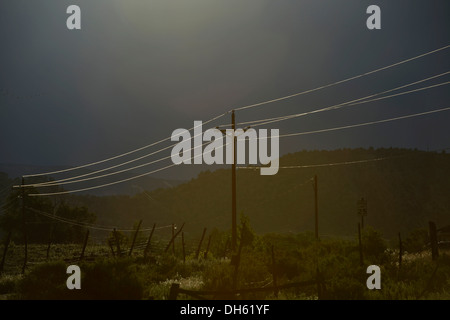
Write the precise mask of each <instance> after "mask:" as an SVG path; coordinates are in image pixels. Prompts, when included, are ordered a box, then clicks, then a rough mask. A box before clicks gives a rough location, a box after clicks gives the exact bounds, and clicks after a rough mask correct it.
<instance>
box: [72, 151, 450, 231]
mask: <svg viewBox="0 0 450 320" xmlns="http://www.w3.org/2000/svg"><path fill="white" fill-rule="evenodd" d="M371 159H372V160H373V161H366V160H371ZM375 159H378V160H375ZM358 161H360V162H358ZM343 162H352V163H347V164H341V163H343ZM318 164H337V165H324V166H311V167H306V168H286V169H283V168H280V170H279V172H278V173H277V174H276V175H274V176H261V175H260V174H259V170H257V169H256V170H253V169H240V170H238V172H237V211H238V215H239V214H240V213H243V214H245V215H246V216H248V217H249V219H250V223H251V226H252V227H253V228H254V230H255V231H256V232H260V233H266V232H298V231H307V230H311V231H313V230H314V189H313V183H312V181H311V180H310V179H311V178H313V177H314V175H317V177H318V208H319V232H320V234H322V235H354V234H355V232H356V230H357V229H356V228H357V223H358V221H359V220H358V219H359V218H358V216H357V200H358V198H360V197H365V198H366V199H367V201H368V216H367V218H366V220H365V223H367V224H370V225H372V226H374V227H375V228H378V229H380V230H381V231H382V232H383V234H384V235H385V236H388V237H393V236H394V235H396V233H397V232H399V231H401V232H409V231H411V230H412V229H416V228H426V227H427V225H428V221H429V220H433V221H436V223H437V225H438V227H439V226H443V225H448V224H450V155H448V154H445V153H432V152H423V151H413V150H404V149H377V150H374V149H344V150H335V151H301V152H297V153H293V154H288V155H285V156H283V157H282V158H281V159H280V166H282V167H284V166H299V165H304V166H307V165H318ZM72 200H73V201H74V202H76V204H77V205H80V204H82V205H86V206H88V208H89V209H90V210H91V211H93V212H95V213H97V216H98V219H97V222H98V223H104V224H108V225H110V224H114V225H128V226H130V225H133V223H134V222H135V221H136V220H138V219H143V220H144V225H146V226H150V225H152V224H153V223H154V222H156V223H158V225H163V224H169V223H172V222H175V223H177V224H181V223H183V222H186V227H185V228H186V229H185V230H186V231H187V232H200V230H201V229H202V228H203V227H208V228H213V227H217V228H219V229H223V230H228V229H230V225H231V172H230V170H226V169H221V170H217V171H214V172H203V173H201V174H200V175H199V176H198V177H197V178H195V179H192V180H191V181H189V182H186V183H184V184H181V185H178V186H176V187H173V188H169V189H157V190H153V191H148V192H146V193H141V194H138V195H136V196H111V197H93V196H73V198H72Z"/></svg>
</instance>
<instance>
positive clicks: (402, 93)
mask: <svg viewBox="0 0 450 320" xmlns="http://www.w3.org/2000/svg"><path fill="white" fill-rule="evenodd" d="M447 84H450V81H447V82H441V83H438V84H434V85H431V86H428V87H422V88H417V89H414V90H409V91H404V92H399V93H396V94H392V95H389V96H384V97H380V98H375V99H370V100H364V101H360V102H357V103H352V104H350V106H354V105H357V104H363V103H367V102H373V101H378V100H383V99H387V98H392V97H397V96H401V95H404V94H409V93H414V92H418V91H422V90H427V89H431V88H436V87H440V86H445V85H447Z"/></svg>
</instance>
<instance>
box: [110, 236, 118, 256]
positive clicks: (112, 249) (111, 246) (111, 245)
mask: <svg viewBox="0 0 450 320" xmlns="http://www.w3.org/2000/svg"><path fill="white" fill-rule="evenodd" d="M108 245H109V248H110V249H111V253H112V255H113V257H115V256H116V254H115V253H114V248H113V244H112V241H111V239H109V240H108Z"/></svg>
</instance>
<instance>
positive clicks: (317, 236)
mask: <svg viewBox="0 0 450 320" xmlns="http://www.w3.org/2000/svg"><path fill="white" fill-rule="evenodd" d="M314 210H315V221H316V228H315V234H316V240H319V208H318V206H317V175H314Z"/></svg>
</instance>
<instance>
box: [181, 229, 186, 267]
mask: <svg viewBox="0 0 450 320" xmlns="http://www.w3.org/2000/svg"><path fill="white" fill-rule="evenodd" d="M181 245H182V246H183V263H185V262H186V250H185V247H184V232H182V233H181Z"/></svg>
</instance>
